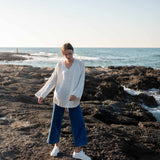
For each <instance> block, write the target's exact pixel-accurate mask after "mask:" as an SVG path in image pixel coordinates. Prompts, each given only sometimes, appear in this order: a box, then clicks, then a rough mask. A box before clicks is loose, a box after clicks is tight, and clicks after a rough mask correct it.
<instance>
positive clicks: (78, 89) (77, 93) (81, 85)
mask: <svg viewBox="0 0 160 160" xmlns="http://www.w3.org/2000/svg"><path fill="white" fill-rule="evenodd" d="M84 82H85V65H84V62H82V61H81V73H80V78H79V82H78V85H77V86H76V88H75V89H74V91H73V92H72V95H74V96H76V97H77V98H79V99H80V98H81V97H82V93H83V89H84Z"/></svg>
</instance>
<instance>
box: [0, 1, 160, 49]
mask: <svg viewBox="0 0 160 160" xmlns="http://www.w3.org/2000/svg"><path fill="white" fill-rule="evenodd" d="M65 42H70V43H72V44H73V45H74V46H75V47H160V0H0V47H61V46H62V44H63V43H65Z"/></svg>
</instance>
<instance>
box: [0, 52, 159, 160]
mask: <svg viewBox="0 0 160 160" xmlns="http://www.w3.org/2000/svg"><path fill="white" fill-rule="evenodd" d="M21 55H22V56H18V55H16V56H15V55H11V54H9V53H8V56H7V54H4V53H0V60H3V61H4V60H5V61H9V60H10V59H12V60H13V57H14V60H23V58H24V57H23V53H21ZM11 57H12V58H11ZM21 58H22V59H21ZM53 70H54V69H53V68H42V67H32V66H24V65H23V66H19V65H0V159H1V160H12V159H13V160H52V159H55V160H72V159H73V158H72V152H73V148H74V142H73V137H72V131H71V126H70V121H69V116H68V112H67V110H66V111H65V114H64V119H63V122H62V132H61V139H60V153H59V156H58V157H55V158H54V157H51V156H50V152H51V150H52V148H53V146H52V145H49V144H47V143H46V140H47V136H48V132H49V128H50V122H51V116H52V107H53V103H52V97H53V92H51V93H50V94H49V95H48V96H47V97H46V99H45V100H44V104H43V105H40V104H38V103H37V98H36V97H35V96H34V94H35V93H36V92H37V91H38V90H39V89H40V88H41V87H42V86H43V85H44V83H45V82H46V80H47V78H49V77H50V75H51V73H52V72H53ZM122 85H123V86H125V87H128V88H130V89H134V90H137V91H138V90H147V89H151V88H157V89H159V87H160V70H158V69H154V68H151V67H144V66H138V67H137V66H117V67H115V66H109V67H108V68H106V69H105V68H102V67H87V66H86V79H85V88H84V92H83V96H82V99H81V108H82V112H83V115H84V120H85V124H86V129H87V136H88V146H86V147H84V151H85V152H86V153H87V154H88V155H89V156H90V157H91V158H92V160H159V159H160V122H157V120H156V118H155V117H154V116H153V115H152V113H150V112H149V111H148V110H146V109H145V108H143V107H142V104H144V105H146V106H148V107H151V108H156V107H157V106H158V103H157V101H156V100H155V98H154V97H153V96H149V95H147V94H143V93H141V94H139V95H130V94H128V93H127V92H126V91H125V90H124V88H123V86H122Z"/></svg>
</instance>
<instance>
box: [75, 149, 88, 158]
mask: <svg viewBox="0 0 160 160" xmlns="http://www.w3.org/2000/svg"><path fill="white" fill-rule="evenodd" d="M73 158H77V159H81V160H91V158H90V157H88V156H87V155H86V154H85V153H84V152H83V150H81V151H80V152H79V153H77V152H75V151H74V152H73Z"/></svg>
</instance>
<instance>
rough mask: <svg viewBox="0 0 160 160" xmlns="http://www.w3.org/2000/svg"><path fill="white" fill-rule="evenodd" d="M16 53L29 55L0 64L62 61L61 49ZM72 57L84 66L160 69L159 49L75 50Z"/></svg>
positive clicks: (44, 64)
mask: <svg viewBox="0 0 160 160" xmlns="http://www.w3.org/2000/svg"><path fill="white" fill-rule="evenodd" d="M3 51H4V52H15V51H16V48H0V52H3ZM18 52H24V53H30V54H31V56H25V57H26V58H32V59H29V60H25V61H19V62H18V61H14V62H12V61H10V62H0V64H17V65H32V66H34V67H53V68H54V67H55V65H56V63H57V62H58V61H60V60H62V59H63V56H62V54H61V48H18ZM74 57H75V58H78V59H81V60H83V61H84V62H85V65H86V66H101V67H104V68H107V67H108V66H131V65H134V66H146V67H153V68H157V69H160V48H75V50H74Z"/></svg>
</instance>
